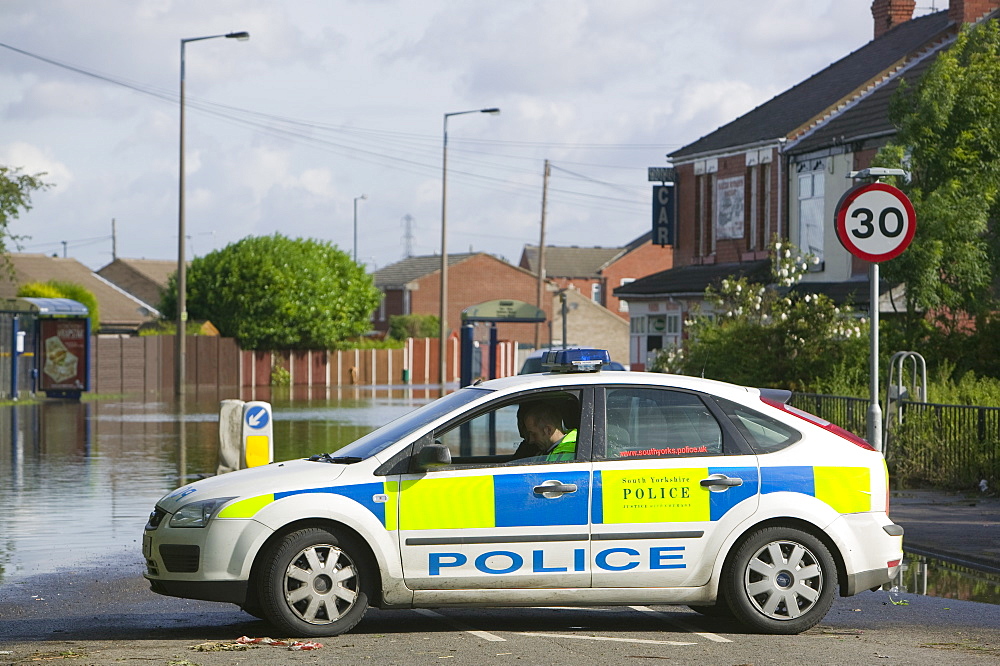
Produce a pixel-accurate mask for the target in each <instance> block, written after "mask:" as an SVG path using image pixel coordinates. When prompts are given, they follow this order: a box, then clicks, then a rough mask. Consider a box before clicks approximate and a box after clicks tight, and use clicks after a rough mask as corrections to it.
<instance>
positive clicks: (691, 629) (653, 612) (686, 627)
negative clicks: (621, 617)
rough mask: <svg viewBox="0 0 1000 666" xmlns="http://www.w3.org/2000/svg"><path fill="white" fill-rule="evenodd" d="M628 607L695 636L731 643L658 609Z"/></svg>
mask: <svg viewBox="0 0 1000 666" xmlns="http://www.w3.org/2000/svg"><path fill="white" fill-rule="evenodd" d="M629 608H631V609H632V610H637V611H639V612H640V613H646V614H647V615H652V616H654V617H658V618H660V619H661V620H663V621H664V622H666V623H667V624H672V625H674V626H675V627H678V628H680V629H683V630H684V631H687V632H689V633H692V634H694V635H695V636H701V637H702V638H707V639H708V640H710V641H715V642H716V643H732V641H731V640H729V639H728V638H723V637H722V636H719V635H718V634H712V633H709V632H707V631H698V629H697V628H696V627H693V626H691V625H690V624H688V623H687V622H685V621H684V620H677V619H674V618H672V617H670V616H669V615H667V614H666V613H661V612H660V611H658V610H653V609H652V608H650V607H648V606H629Z"/></svg>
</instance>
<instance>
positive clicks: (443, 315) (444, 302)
mask: <svg viewBox="0 0 1000 666" xmlns="http://www.w3.org/2000/svg"><path fill="white" fill-rule="evenodd" d="M467 113H489V114H492V115H496V114H498V113H500V109H498V108H495V107H493V108H489V109H472V110H471V111H455V112H453V113H446V114H444V142H443V154H442V157H441V312H440V317H439V319H440V322H439V323H440V325H441V328H440V340H438V355H439V356H440V358H439V359H438V360H439V361H440V371H441V389H442V390H444V385H445V383H446V382H447V380H446V378H445V371H446V368H447V367H448V365H447V363H446V360H445V354H446V352H447V350H448V340H447V338H446V334H447V331H448V321H447V313H448V118H450V117H452V116H464V115H465V114H467Z"/></svg>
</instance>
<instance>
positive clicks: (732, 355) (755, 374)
mask: <svg viewBox="0 0 1000 666" xmlns="http://www.w3.org/2000/svg"><path fill="white" fill-rule="evenodd" d="M770 252H771V276H772V284H770V285H761V284H757V283H754V282H751V281H749V280H748V279H746V278H739V279H732V278H731V279H727V280H723V281H722V282H721V283H720V284H719V285H718V286H717V287H710V288H708V289H707V290H706V291H705V301H706V310H705V311H704V312H700V313H696V314H695V316H694V317H693V318H692V319H691V320H690V321H689V322H685V326H686V327H687V332H688V339H687V340H686V342H685V346H684V348H683V349H682V350H678V351H673V352H671V355H670V356H668V357H665V358H664V359H663V361H662V364H661V363H660V358H658V359H657V364H656V368H657V369H658V368H659V366H660V365H662V366H663V367H664V368H670V370H669V371H673V372H678V371H680V372H683V373H684V374H693V375H703V376H705V377H711V378H714V379H722V380H725V381H731V382H734V383H738V384H747V385H756V386H781V387H786V388H793V389H797V390H803V389H804V388H806V387H811V388H812V389H815V388H816V387H818V386H826V385H829V384H830V382H833V383H835V384H838V385H840V384H845V383H846V384H851V383H853V382H855V381H858V382H861V383H862V384H863V382H864V376H865V375H864V373H865V369H866V367H867V357H868V355H867V339H868V325H867V323H866V321H865V319H863V318H860V317H858V316H857V314H856V313H855V312H854V311H853V310H852V309H851V308H847V307H838V306H837V305H836V304H835V303H834V302H833V301H832V300H831V299H830V298H829V297H827V296H825V295H822V294H813V293H808V292H803V291H801V290H790V288H791V287H793V286H794V285H796V284H798V283H799V282H800V280H801V278H802V276H803V275H805V273H806V272H807V271H808V268H809V265H810V264H811V263H815V262H816V258H815V257H813V256H811V255H803V254H802V253H800V252H799V250H798V248H796V247H794V246H792V245H791V244H789V243H787V242H784V241H778V240H776V241H775V242H774V243H772V245H771V249H770ZM709 313H712V314H714V317H710V316H708V315H709Z"/></svg>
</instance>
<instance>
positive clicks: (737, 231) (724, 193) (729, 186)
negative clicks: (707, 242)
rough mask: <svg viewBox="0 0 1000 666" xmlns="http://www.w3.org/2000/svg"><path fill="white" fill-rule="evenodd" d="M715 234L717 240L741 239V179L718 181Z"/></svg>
mask: <svg viewBox="0 0 1000 666" xmlns="http://www.w3.org/2000/svg"><path fill="white" fill-rule="evenodd" d="M715 221H716V224H715V232H716V234H717V235H716V238H718V239H719V240H732V239H734V238H743V178H742V177H737V178H723V179H721V180H719V185H718V200H717V201H716V208H715Z"/></svg>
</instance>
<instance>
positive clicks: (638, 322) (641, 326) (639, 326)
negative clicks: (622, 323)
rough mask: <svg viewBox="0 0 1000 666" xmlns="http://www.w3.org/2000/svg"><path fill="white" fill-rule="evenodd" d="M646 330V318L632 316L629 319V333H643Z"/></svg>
mask: <svg viewBox="0 0 1000 666" xmlns="http://www.w3.org/2000/svg"><path fill="white" fill-rule="evenodd" d="M645 332H646V318H645V317H632V318H631V319H629V333H631V334H632V335H642V334H644V333H645Z"/></svg>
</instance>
